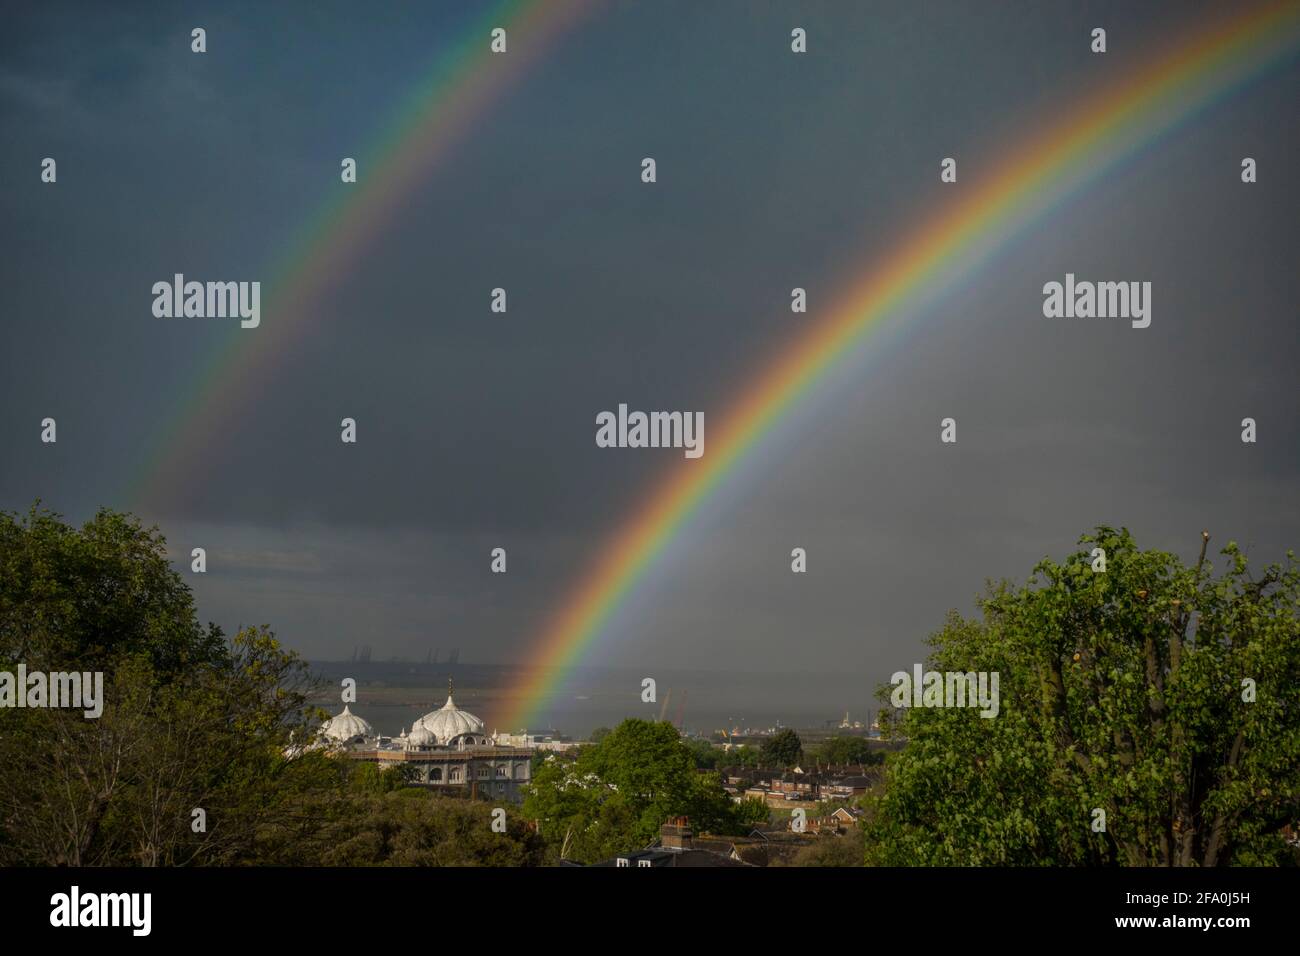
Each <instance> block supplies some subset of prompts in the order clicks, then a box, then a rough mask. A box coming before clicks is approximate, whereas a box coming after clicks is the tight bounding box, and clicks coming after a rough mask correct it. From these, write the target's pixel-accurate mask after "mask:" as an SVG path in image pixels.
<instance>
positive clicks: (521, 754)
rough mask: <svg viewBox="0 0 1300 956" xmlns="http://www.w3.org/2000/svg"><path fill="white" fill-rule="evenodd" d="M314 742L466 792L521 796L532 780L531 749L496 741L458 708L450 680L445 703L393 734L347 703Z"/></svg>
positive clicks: (424, 783) (417, 780) (416, 778)
mask: <svg viewBox="0 0 1300 956" xmlns="http://www.w3.org/2000/svg"><path fill="white" fill-rule="evenodd" d="M318 745H321V746H327V747H333V748H335V749H338V750H340V751H343V752H345V753H346V754H347V756H349V757H351V758H353V759H355V760H367V761H370V762H373V763H377V764H379V766H380V767H381V768H388V767H396V766H409V767H411V768H412V770H413V780H412V782H413V783H414V784H416V785H420V786H427V787H437V788H440V789H451V790H457V791H460V792H463V793H466V794H467V795H469V796H481V797H494V798H502V799H507V800H512V801H519V800H522V799H523V793H522V791H521V789H520V788H521V787H522V785H523V784H525V783H527V782H528V781H529V779H531V769H532V754H533V751H532V750H531V749H528V748H526V747H517V746H510V745H508V744H501V743H498V742H497V739H496V735H494V734H489V733H488V732H487V730H486V729H485V728H484V726H483V721H481V720H480V719H479V718H478V717H476V716H475V715H474V714H471V713H470V712H469V711H467V710H461V709H460V708H459V707H457V706H456V702H455V700H454V698H453V693H452V686H451V681H448V682H447V702H446V703H445V704H443V705H442V707H440V708H439V709H437V710H433V711H430V712H429V713H427V714H425V715H424V716H423V717H421V718H420V719H419V720H417V721H416V722H415V723H414V724H413V725H412V726H411V732H410V733H409V734H408V733H407V732H406V731H405V729H403V731H402V732H401V733H400V734H398V735H397V736H396V737H385V736H384V735H383V734H381V733H378V732H377V731H375V730H374V728H372V727H371V725H370V724H369V723H368V722H367V721H366V720H365V719H363V718H361V717H358V716H357V715H356V714H353V713H352V712H351V711H350V710H349V709H348V708H347V707H346V706H345V707H344V708H343V712H342V713H341V714H337V715H335V716H334V717H331V718H330V719H329V720H327V721H325V723H324V724H322V725H321V729H320V735H319V737H318Z"/></svg>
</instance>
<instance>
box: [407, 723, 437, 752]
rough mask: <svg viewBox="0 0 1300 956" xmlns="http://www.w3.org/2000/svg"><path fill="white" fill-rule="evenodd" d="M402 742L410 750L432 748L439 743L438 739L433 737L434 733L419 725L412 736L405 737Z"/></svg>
mask: <svg viewBox="0 0 1300 956" xmlns="http://www.w3.org/2000/svg"><path fill="white" fill-rule="evenodd" d="M402 740H403V743H404V744H405V745H406V747H408V748H414V747H432V746H433V745H434V744H436V743H437V742H438V738H437V737H435V736H434V735H433V732H432V731H430V730H429V729H428V728H427V727H425V726H423V725H422V724H419V723H417V724H416V725H415V728H414V729H413V730H412V731H411V733H410V734H406V735H403V737H402Z"/></svg>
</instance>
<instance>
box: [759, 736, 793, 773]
mask: <svg viewBox="0 0 1300 956" xmlns="http://www.w3.org/2000/svg"><path fill="white" fill-rule="evenodd" d="M760 749H761V756H762V760H763V766H765V767H793V766H794V765H795V764H797V763H799V762H800V761H801V760H803V741H801V740H800V739H799V735H798V734H796V733H795V732H794V731H793V730H791V729H790V728H789V727H786V728H784V729H783V730H778V731H777V732H776V733H774V734H773V735H772V736H770V737H768V738H767V739H766V740H764V741H763V745H762V747H761V748H760Z"/></svg>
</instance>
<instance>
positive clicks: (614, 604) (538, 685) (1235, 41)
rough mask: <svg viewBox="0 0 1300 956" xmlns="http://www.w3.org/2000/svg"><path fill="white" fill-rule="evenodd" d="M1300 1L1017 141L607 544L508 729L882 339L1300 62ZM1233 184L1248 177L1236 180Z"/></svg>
mask: <svg viewBox="0 0 1300 956" xmlns="http://www.w3.org/2000/svg"><path fill="white" fill-rule="evenodd" d="M1298 26H1300V4H1297V3H1294V2H1291V3H1282V4H1273V5H1269V6H1266V7H1263V8H1259V9H1256V10H1253V11H1251V12H1249V13H1247V14H1244V15H1242V16H1239V17H1236V18H1234V19H1231V20H1229V21H1227V22H1216V23H1215V24H1214V25H1213V26H1211V27H1209V28H1207V29H1204V30H1202V31H1201V32H1200V33H1198V34H1196V35H1195V36H1193V37H1192V38H1191V39H1190V40H1188V41H1186V42H1184V43H1182V44H1180V45H1178V46H1177V47H1175V48H1174V49H1173V50H1172V51H1171V52H1169V53H1168V54H1166V55H1165V56H1163V57H1161V58H1160V59H1158V60H1156V61H1155V62H1154V63H1153V64H1152V65H1151V66H1149V67H1147V68H1144V69H1142V70H1139V71H1138V72H1137V73H1136V74H1134V75H1133V76H1131V77H1130V78H1129V79H1128V80H1127V82H1124V83H1122V84H1119V85H1116V86H1115V87H1113V88H1111V89H1108V90H1107V91H1104V92H1103V93H1101V94H1100V95H1098V96H1095V97H1093V98H1091V99H1089V100H1087V101H1086V102H1084V103H1083V104H1082V105H1081V106H1079V107H1078V108H1076V109H1073V110H1072V111H1071V115H1070V118H1069V119H1067V120H1065V121H1063V122H1060V123H1058V124H1055V125H1053V126H1052V127H1050V128H1049V129H1047V130H1046V131H1045V132H1042V133H1040V134H1038V135H1035V136H1032V137H1030V138H1029V139H1027V140H1026V141H1024V142H1021V143H1019V144H1017V145H1016V146H1015V147H1014V148H1013V149H1012V150H1011V151H1010V152H1009V155H1010V156H1011V157H1012V159H1010V160H1009V161H1007V162H1006V163H1005V164H1003V165H1002V166H1001V167H999V171H998V172H997V173H996V175H994V176H993V177H992V178H990V179H989V180H987V181H986V182H984V183H983V184H981V185H980V186H978V187H977V188H975V189H974V190H973V191H971V192H965V190H966V187H964V186H960V187H958V186H953V187H949V188H952V189H954V190H957V189H961V190H962V191H963V193H964V195H963V197H962V198H960V199H957V200H956V201H955V202H954V203H953V204H952V205H950V206H948V207H946V208H945V210H944V211H942V212H941V213H940V214H939V215H937V216H935V217H934V218H932V219H930V220H929V221H928V222H926V223H925V224H924V225H923V226H921V227H920V228H918V229H916V230H915V231H913V232H912V233H911V234H910V235H909V236H908V237H907V238H906V239H905V240H904V242H903V243H902V244H901V245H899V246H898V247H897V250H896V251H895V252H894V253H892V254H891V255H890V256H888V257H887V258H885V259H884V260H883V261H882V262H880V263H879V264H878V265H877V266H876V267H875V268H873V269H871V271H870V272H868V273H867V275H866V276H865V277H864V278H863V279H862V280H861V281H859V282H858V283H856V284H854V285H853V286H851V287H850V288H849V289H848V290H847V292H846V293H845V294H843V296H842V297H841V298H840V300H839V303H838V304H837V305H836V306H835V307H834V308H832V309H831V310H830V311H829V312H828V314H827V318H826V319H824V320H822V321H821V322H820V323H819V324H817V325H816V326H814V327H813V328H812V329H811V330H810V331H808V332H807V333H806V334H805V337H804V338H803V339H802V340H801V341H799V342H797V343H796V344H795V345H794V347H793V348H789V349H788V350H786V351H783V352H782V353H780V357H779V358H777V360H776V361H775V362H773V363H772V364H771V365H769V366H768V367H767V368H766V369H765V370H763V371H762V372H761V373H760V374H759V375H758V376H757V377H756V378H755V379H753V381H752V384H750V385H749V386H748V388H746V389H745V390H744V391H743V393H742V394H741V395H740V396H739V399H738V400H737V401H736V402H735V404H734V405H732V406H731V407H730V408H729V409H728V410H727V411H726V412H725V413H724V416H723V424H722V427H721V428H720V429H717V430H713V429H711V434H710V439H709V449H708V453H707V454H706V455H705V457H703V458H702V459H699V460H698V461H696V462H688V463H684V464H681V465H680V466H679V467H677V468H676V469H675V471H674V472H673V474H672V475H671V477H670V478H669V479H668V480H667V481H666V482H664V483H663V484H662V485H661V486H659V488H658V489H657V490H656V491H655V492H654V493H653V494H652V495H651V496H650V498H649V499H648V500H647V501H645V502H644V504H643V505H642V506H641V507H640V508H639V509H638V510H637V511H636V512H635V514H634V515H633V516H632V518H631V519H630V520H629V521H627V522H626V523H625V524H624V525H623V526H622V527H621V528H620V529H619V530H618V531H617V532H616V533H615V534H614V535H613V536H612V537H611V538H610V539H609V540H608V542H607V543H606V545H605V546H604V547H603V549H602V550H601V551H600V553H599V554H598V556H597V558H596V560H595V561H594V562H593V563H592V564H591V566H590V567H589V569H588V571H587V573H586V575H585V576H584V577H583V578H581V579H580V582H579V584H578V586H577V587H576V588H574V589H573V590H572V591H571V592H570V593H569V594H568V595H566V598H565V600H564V601H563V603H562V604H561V605H560V607H559V610H558V611H557V612H556V613H555V614H554V615H553V616H552V618H551V619H550V621H549V622H548V624H547V626H546V628H545V630H544V631H543V634H542V636H541V639H540V640H539V642H538V645H537V651H536V653H535V654H533V655H532V660H533V664H532V665H531V666H529V667H528V668H526V669H525V671H524V675H525V676H524V678H523V682H522V683H520V684H519V685H518V686H517V687H516V688H515V689H514V690H513V691H512V692H511V694H510V695H509V696H510V698H511V699H513V701H514V703H513V704H512V707H513V710H512V711H511V713H510V715H509V717H508V719H507V720H506V722H505V723H506V726H509V727H512V728H513V727H524V726H527V725H528V723H529V722H530V721H533V720H535V719H536V718H537V716H538V711H539V709H540V707H541V706H542V704H543V703H544V701H545V700H546V698H547V697H548V696H549V695H550V694H552V693H554V692H555V691H556V690H558V689H559V687H560V686H561V684H562V683H563V681H564V680H565V678H566V676H567V674H568V672H569V671H570V670H571V668H572V667H573V666H574V664H575V663H576V662H577V660H578V659H579V658H580V657H581V655H582V654H583V652H584V651H585V650H586V649H587V648H588V646H589V645H590V644H591V642H592V641H593V640H595V638H596V637H597V636H599V635H600V634H602V633H603V632H604V630H605V629H606V626H607V625H608V624H609V623H610V621H611V619H612V618H613V617H614V615H615V614H616V613H617V612H618V610H619V608H620V607H621V606H622V604H623V603H624V601H625V600H626V599H627V598H628V597H629V596H630V594H631V593H632V591H633V590H634V588H635V586H636V585H637V583H638V582H639V581H640V580H641V579H642V578H643V577H644V576H645V575H646V574H647V573H648V572H649V570H650V569H651V568H652V567H653V566H654V565H655V562H656V559H658V558H659V556H660V555H661V554H663V552H664V550H665V549H666V548H667V547H668V545H669V544H670V543H671V542H672V541H673V540H674V538H675V537H676V536H677V534H678V533H679V532H680V531H681V529H682V528H683V526H684V525H685V524H686V522H687V521H688V520H689V519H690V517H691V516H692V515H693V514H694V513H695V512H696V511H697V509H698V508H699V506H700V505H701V504H702V503H703V502H704V501H705V500H706V499H708V498H709V497H710V495H712V494H713V493H714V492H715V491H717V490H718V488H719V486H720V485H721V484H722V483H723V481H724V479H725V478H726V477H727V476H728V475H730V474H731V473H732V472H733V471H734V470H735V469H736V468H737V467H738V466H739V465H740V464H741V462H742V461H743V460H744V459H745V458H746V457H747V455H748V454H749V453H750V452H751V451H752V450H753V449H754V448H755V447H756V446H757V445H758V444H759V443H760V442H761V441H762V439H763V438H764V437H765V436H766V435H767V434H768V433H769V432H770V431H771V430H772V429H773V428H774V427H776V425H777V424H778V423H779V421H780V420H781V419H782V418H783V416H784V415H785V413H786V412H788V411H789V410H790V409H791V408H793V407H794V406H795V405H796V404H798V403H799V401H800V400H801V399H803V398H804V397H806V396H807V395H808V393H809V392H810V391H811V390H812V388H813V386H815V385H816V383H817V382H818V381H819V380H821V379H822V378H823V377H824V376H825V375H827V373H829V372H830V371H831V370H832V369H833V368H834V367H836V366H837V365H840V364H841V363H842V362H843V361H844V360H845V358H846V357H847V356H849V355H850V354H852V353H853V352H854V351H855V349H856V347H857V346H859V345H860V344H861V343H862V341H863V339H864V338H865V337H866V336H867V334H868V333H869V332H871V331H872V330H874V329H877V328H879V327H880V325H881V323H882V321H883V320H884V319H886V318H887V317H889V316H890V315H892V314H894V313H896V312H897V311H899V309H900V307H901V306H904V305H914V304H916V303H917V302H920V301H923V300H925V299H926V298H927V297H928V295H930V294H932V293H934V292H935V291H937V290H941V289H944V288H947V287H950V286H951V285H952V284H953V283H954V282H955V281H957V279H958V278H960V277H961V276H963V275H966V274H968V272H969V270H970V269H971V268H973V267H974V266H975V265H977V264H978V263H980V262H982V261H985V260H986V259H987V258H988V256H989V255H990V254H991V253H992V252H993V251H994V250H995V249H996V248H998V247H999V246H1001V245H1002V244H1004V243H1005V242H1006V241H1007V240H1008V239H1009V238H1010V237H1011V236H1012V235H1014V234H1015V233H1016V232H1017V231H1018V230H1019V229H1021V228H1023V227H1024V226H1026V225H1028V224H1029V223H1030V222H1031V221H1033V220H1034V219H1036V218H1037V217H1038V216H1040V215H1042V214H1043V213H1045V212H1046V211H1048V210H1049V209H1050V208H1052V207H1053V206H1055V205H1057V204H1059V203H1060V202H1061V201H1062V200H1063V199H1065V198H1066V197H1068V196H1069V195H1070V194H1072V193H1073V192H1075V191H1076V190H1077V189H1079V188H1081V187H1082V186H1083V185H1084V184H1086V183H1087V182H1088V181H1091V180H1092V179H1094V178H1095V177H1096V176H1097V175H1099V174H1100V173H1101V172H1103V171H1105V170H1106V169H1108V168H1111V167H1113V166H1114V165H1115V164H1116V163H1118V162H1119V161H1120V160H1122V159H1123V158H1124V157H1125V156H1127V155H1129V154H1131V153H1132V152H1133V151H1135V150H1136V149H1138V148H1139V147H1141V146H1143V145H1144V144H1147V143H1150V142H1152V141H1153V140H1156V139H1158V138H1159V137H1160V136H1161V135H1163V134H1164V133H1166V132H1168V131H1169V130H1170V129H1172V128H1173V127H1174V126H1176V125H1177V124H1178V123H1180V122H1182V121H1184V120H1186V119H1187V118H1189V117H1190V116H1191V115H1193V114H1194V113H1195V112H1197V111H1198V110H1199V109H1200V108H1203V107H1205V106H1207V105H1209V104H1211V103H1213V102H1214V101H1216V100H1217V99H1219V98H1221V97H1222V96H1225V95H1227V94H1228V93H1229V92H1231V91H1232V90H1233V89H1235V88H1237V87H1238V86H1239V85H1240V84H1241V83H1243V82H1245V81H1246V80H1248V79H1250V78H1252V77H1254V76H1256V75H1258V74H1260V73H1262V72H1263V71H1264V70H1265V69H1267V68H1269V67H1270V66H1272V65H1273V64H1275V63H1276V62H1277V61H1278V60H1279V59H1280V58H1282V57H1284V56H1285V55H1287V54H1288V53H1289V52H1292V51H1293V50H1294V48H1295V43H1296V39H1297V37H1296V31H1297V27H1298ZM1226 175H1234V173H1233V172H1232V171H1231V170H1229V171H1228V172H1227V173H1226Z"/></svg>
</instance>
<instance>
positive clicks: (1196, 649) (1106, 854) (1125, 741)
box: [868, 527, 1300, 866]
mask: <svg viewBox="0 0 1300 956" xmlns="http://www.w3.org/2000/svg"><path fill="white" fill-rule="evenodd" d="M1206 541H1208V535H1205V536H1203V541H1202V546H1201V551H1200V558H1199V559H1198V560H1197V561H1196V563H1195V564H1194V565H1192V566H1190V567H1189V566H1186V565H1184V564H1183V563H1182V562H1181V561H1180V560H1179V559H1178V558H1177V557H1176V556H1174V555H1172V554H1168V553H1165V552H1162V551H1154V550H1153V551H1142V550H1139V549H1138V548H1137V546H1136V545H1135V543H1134V541H1133V539H1132V537H1131V535H1130V534H1129V533H1128V531H1127V530H1114V529H1111V528H1106V527H1101V528H1098V529H1097V530H1096V532H1095V533H1093V534H1090V535H1085V536H1084V537H1083V538H1082V539H1081V544H1082V545H1083V549H1082V550H1080V551H1078V552H1076V553H1075V554H1073V555H1071V556H1070V557H1068V558H1067V559H1066V560H1065V561H1064V562H1062V563H1059V564H1058V563H1056V562H1054V561H1051V560H1045V561H1043V562H1042V563H1041V564H1040V565H1039V566H1038V567H1037V568H1036V569H1035V572H1034V575H1033V577H1032V578H1031V579H1030V581H1029V583H1028V584H1027V585H1026V586H1024V587H1015V586H1012V585H1009V584H1002V585H1000V586H997V587H994V588H991V589H990V591H989V594H988V596H987V597H986V598H985V599H984V600H983V601H982V608H983V619H982V620H978V621H973V620H965V619H963V618H961V617H959V616H957V615H956V614H952V615H950V617H949V618H948V621H947V623H946V624H945V626H944V627H943V629H942V630H940V631H939V632H938V633H937V634H936V635H934V637H933V638H932V640H931V643H932V645H933V647H934V651H933V653H932V654H931V655H930V661H929V666H930V667H931V668H933V669H934V670H938V671H941V672H946V671H958V672H963V673H964V672H978V671H990V672H992V671H996V672H998V674H999V675H1000V688H999V690H1000V709H999V712H998V715H997V716H996V717H995V718H992V719H985V718H981V717H980V715H979V713H978V711H977V710H976V709H970V708H958V707H953V708H935V707H929V708H907V709H902V710H900V711H898V712H897V713H896V715H895V716H894V717H893V718H892V719H891V720H890V721H889V723H890V724H891V730H892V732H893V733H894V734H897V735H901V736H902V737H905V738H906V739H907V741H908V743H907V746H906V748H905V749H904V750H903V751H902V752H901V753H898V754H896V755H892V756H891V757H890V758H889V761H888V763H887V768H888V783H887V787H886V792H885V794H884V796H883V797H882V798H881V799H880V800H879V801H878V802H876V803H875V804H874V805H873V807H872V811H873V814H872V822H871V824H870V826H869V830H870V833H869V841H868V858H869V859H870V860H871V861H873V862H876V863H882V864H886V865H908V864H941V865H945V864H1065V865H1072V864H1123V865H1156V866H1184V865H1200V866H1215V865H1225V864H1233V863H1237V864H1264V863H1280V862H1286V861H1288V860H1293V859H1294V857H1293V854H1292V851H1290V850H1289V848H1288V847H1287V846H1286V845H1285V842H1284V840H1283V837H1282V835H1281V830H1282V828H1283V826H1284V825H1286V824H1291V823H1294V822H1295V821H1296V820H1297V819H1300V681H1297V679H1296V675H1297V674H1300V623H1298V619H1297V611H1298V609H1300V572H1298V571H1297V567H1296V564H1295V560H1294V555H1293V554H1291V553H1288V555H1287V560H1286V562H1285V564H1274V565H1270V566H1268V567H1266V568H1264V569H1263V571H1262V573H1260V574H1259V575H1258V576H1255V577H1252V576H1251V574H1250V573H1249V570H1248V567H1247V561H1246V558H1245V556H1244V555H1243V554H1242V553H1241V551H1240V550H1239V549H1238V548H1237V546H1236V545H1235V544H1231V543H1230V544H1229V545H1228V546H1227V547H1226V548H1224V549H1223V551H1222V552H1220V553H1221V555H1222V556H1223V558H1224V563H1223V567H1222V568H1221V569H1220V573H1219V574H1217V575H1216V574H1215V573H1214V572H1215V569H1214V567H1213V566H1212V565H1213V562H1212V561H1210V560H1208V559H1207V558H1206V553H1205V552H1206V548H1205V542H1206ZM1095 548H1101V549H1104V552H1105V562H1106V563H1105V570H1104V571H1100V570H1096V569H1095V567H1099V566H1097V565H1095V561H1096V559H1095V558H1094V549H1095ZM889 696H890V688H882V700H887V699H888V698H889ZM1102 814H1104V817H1103V816H1102ZM1103 821H1104V829H1103V828H1102V826H1101V824H1102V822H1103Z"/></svg>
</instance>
